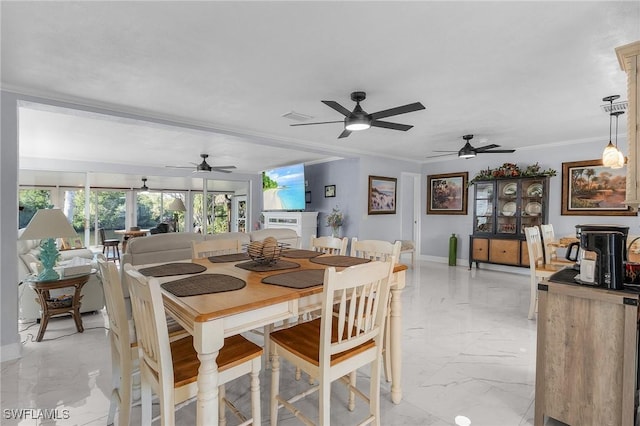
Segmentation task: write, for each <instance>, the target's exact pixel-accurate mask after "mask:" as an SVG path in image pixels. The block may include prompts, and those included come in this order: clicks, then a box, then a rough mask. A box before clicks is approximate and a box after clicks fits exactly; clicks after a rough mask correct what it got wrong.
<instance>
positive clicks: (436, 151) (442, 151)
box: [433, 149, 458, 152]
mask: <svg viewBox="0 0 640 426" xmlns="http://www.w3.org/2000/svg"><path fill="white" fill-rule="evenodd" d="M433 152H458V151H439V150H437V149H436V150H434V151H433Z"/></svg>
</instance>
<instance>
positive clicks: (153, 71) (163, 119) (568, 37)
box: [0, 1, 640, 186]
mask: <svg viewBox="0 0 640 426" xmlns="http://www.w3.org/2000/svg"><path fill="white" fill-rule="evenodd" d="M0 8H1V10H0V11H1V15H2V16H1V19H2V22H1V25H2V27H1V31H2V45H1V47H2V49H1V50H2V52H1V55H2V57H1V59H2V70H1V71H2V72H1V83H2V88H3V89H5V90H11V91H16V92H19V93H23V94H28V95H34V96H41V97H45V98H47V99H53V100H56V101H61V105H67V106H69V105H68V104H64V102H70V103H72V104H79V105H84V106H87V107H89V108H86V109H88V110H90V111H92V112H82V113H78V112H74V111H72V110H69V109H64V108H62V109H58V108H51V107H49V106H42V105H38V104H34V103H25V104H24V105H23V107H22V108H21V110H20V157H21V160H20V161H21V167H22V168H29V169H46V168H50V169H54V170H56V169H58V170H62V169H74V166H72V164H75V165H76V166H75V169H76V170H79V169H81V168H82V167H84V169H85V170H91V171H98V172H101V173H106V174H108V173H112V172H115V171H118V172H122V173H130V174H131V176H130V181H129V182H128V183H123V185H124V186H127V185H132V186H133V185H137V186H139V185H138V183H139V180H138V179H139V178H140V176H141V175H142V174H145V175H146V174H149V175H159V174H166V175H169V176H175V177H179V176H182V177H183V179H190V178H191V175H190V170H187V169H169V168H166V167H165V166H166V165H189V163H190V162H199V154H200V153H208V154H210V158H209V163H210V164H211V165H230V164H233V165H236V166H237V170H236V171H235V172H234V173H232V174H230V175H220V174H214V175H212V176H213V177H215V178H216V179H218V178H224V179H227V178H230V179H240V180H242V179H243V177H242V175H243V174H249V173H251V174H253V173H258V172H260V171H261V170H264V169H266V168H269V167H273V166H278V165H284V164H291V163H295V162H301V161H304V162H317V161H325V160H327V159H332V158H339V157H351V156H356V155H362V154H371V155H378V156H383V157H389V158H397V159H404V160H408V161H413V162H417V163H424V162H428V161H443V160H449V159H451V160H455V161H459V160H457V159H456V157H455V156H451V157H444V158H438V159H435V160H434V159H427V158H426V157H427V156H429V155H433V154H434V151H436V150H456V151H457V150H458V149H460V148H461V147H462V145H463V141H462V138H461V137H462V135H465V134H467V133H472V134H475V135H476V138H475V139H474V140H473V141H472V144H474V145H475V146H478V145H483V144H485V143H495V144H498V145H501V146H502V147H504V148H517V149H526V147H530V146H534V145H541V144H557V143H577V142H580V141H592V140H603V146H604V141H605V140H606V139H608V129H609V128H608V117H607V114H606V113H605V112H603V110H602V108H601V105H602V104H603V102H602V98H603V97H604V96H607V95H611V94H619V95H622V98H621V100H626V76H625V74H624V72H622V71H621V70H620V67H619V64H618V62H617V58H616V55H615V51H614V49H615V48H616V47H618V46H621V45H624V44H628V43H631V42H634V41H637V40H640V2H639V1H627V2H614V1H606V2H594V1H584V2H578V1H569V2H551V1H545V2H543V1H536V2H521V1H513V2H509V1H499V2H483V1H471V2H455V1H454V2H435V1H414V2H398V1H395V2H373V1H370V2H366V1H352V2H333V1H325V2H320V1H316V2H313V1H304V2H271V1H258V2H245V1H235V2H218V1H208V2H207V1H201V2H182V1H176V2H170V1H157V2H143V1H141V2H117V3H116V2H93V1H91V2H89V1H87V2H64V1H55V2H7V1H3V2H1V3H0ZM355 90H363V91H366V92H367V99H366V100H365V101H364V102H363V103H362V107H363V108H364V109H365V110H366V111H367V112H369V113H371V112H375V111H378V110H383V109H387V108H391V107H395V106H399V105H404V104H408V103H412V102H416V101H419V102H422V103H423V104H424V105H425V106H426V110H423V111H417V112H412V113H409V114H406V115H400V116H396V117H389V118H387V119H385V120H387V121H392V122H398V123H403V124H410V125H414V126H415V127H414V128H413V129H411V130H409V131H408V132H401V131H394V130H387V129H380V128H371V129H369V130H366V131H362V132H358V133H352V135H351V136H350V137H348V138H344V139H337V136H338V134H340V132H341V131H342V125H341V124H340V123H337V124H325V125H317V126H301V127H290V126H289V125H290V124H292V123H294V121H291V120H289V119H286V118H283V117H282V115H283V114H285V113H287V112H290V111H295V112H298V113H302V114H307V115H310V116H312V117H313V119H312V120H310V121H331V120H340V119H341V116H340V114H338V113H337V112H336V111H334V110H332V109H331V108H329V107H327V106H326V105H324V104H322V103H321V102H320V101H321V100H334V101H337V102H339V103H340V104H341V105H343V106H345V107H346V108H348V109H349V110H351V109H352V108H353V106H354V103H353V102H352V101H351V100H350V98H349V94H350V93H351V92H352V91H355ZM108 111H113V112H115V116H114V117H108V116H105V115H103V114H102V113H104V112H108ZM140 117H148V118H150V121H147V122H143V121H140V120H137V118H140ZM174 124H178V125H179V126H174ZM625 126H626V120H625V119H624V116H622V117H621V120H620V128H621V129H624V128H625ZM494 156H495V158H496V160H498V161H500V159H504V160H507V159H508V154H494ZM460 161H461V160H460ZM469 161H477V160H469ZM78 165H81V166H80V167H79V166H78ZM235 176H238V177H237V178H236V177H235ZM133 182H135V183H133ZM173 184H174V183H167V184H166V185H167V186H170V185H173Z"/></svg>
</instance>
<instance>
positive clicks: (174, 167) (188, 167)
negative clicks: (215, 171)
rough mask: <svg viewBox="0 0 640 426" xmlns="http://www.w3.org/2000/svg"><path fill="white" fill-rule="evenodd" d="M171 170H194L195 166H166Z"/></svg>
mask: <svg viewBox="0 0 640 426" xmlns="http://www.w3.org/2000/svg"><path fill="white" fill-rule="evenodd" d="M165 167H167V168H169V169H193V166H165Z"/></svg>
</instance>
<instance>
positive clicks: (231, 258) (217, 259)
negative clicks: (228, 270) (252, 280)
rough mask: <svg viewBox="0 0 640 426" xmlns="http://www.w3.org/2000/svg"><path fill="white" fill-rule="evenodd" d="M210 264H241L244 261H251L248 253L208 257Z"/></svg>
mask: <svg viewBox="0 0 640 426" xmlns="http://www.w3.org/2000/svg"><path fill="white" fill-rule="evenodd" d="M208 259H209V262H211V263H225V262H241V261H243V260H249V259H251V258H250V257H249V255H248V254H247V253H232V254H221V255H218V256H210V257H208Z"/></svg>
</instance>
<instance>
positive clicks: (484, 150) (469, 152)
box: [427, 135, 516, 158]
mask: <svg viewBox="0 0 640 426" xmlns="http://www.w3.org/2000/svg"><path fill="white" fill-rule="evenodd" d="M462 139H464V140H465V144H464V146H463V147H462V149H461V150H460V151H434V152H447V153H448V154H439V155H432V156H429V157H427V158H436V157H444V156H446V155H453V154H454V153H456V152H457V153H458V157H459V158H473V157H475V156H476V155H478V154H500V153H510V152H516V150H515V149H496V148H500V145H496V144H490V145H484V146H479V147H477V148H474V147H472V146H471V144H470V143H469V141H470V140H471V139H473V135H464V136H463V137H462Z"/></svg>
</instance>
